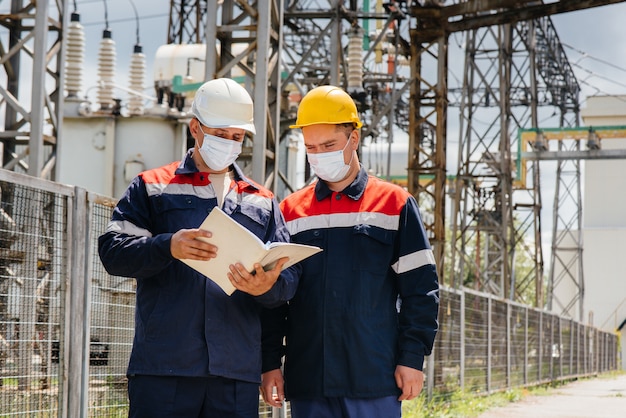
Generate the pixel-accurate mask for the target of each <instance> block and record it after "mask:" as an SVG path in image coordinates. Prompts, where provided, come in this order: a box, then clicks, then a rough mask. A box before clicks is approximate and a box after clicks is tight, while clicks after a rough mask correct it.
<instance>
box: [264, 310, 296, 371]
mask: <svg viewBox="0 0 626 418" xmlns="http://www.w3.org/2000/svg"><path fill="white" fill-rule="evenodd" d="M288 311H289V305H288V304H287V303H285V304H283V305H281V306H278V307H276V308H272V309H268V308H263V309H262V310H261V353H262V357H261V372H262V373H265V372H268V371H270V370H275V369H279V368H280V367H281V365H282V358H283V356H284V355H285V346H284V344H283V341H284V338H285V334H286V332H287V313H288Z"/></svg>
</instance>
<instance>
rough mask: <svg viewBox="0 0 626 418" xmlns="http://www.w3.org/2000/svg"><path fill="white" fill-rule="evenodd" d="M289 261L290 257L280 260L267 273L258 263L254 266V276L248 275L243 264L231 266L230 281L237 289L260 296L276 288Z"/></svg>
mask: <svg viewBox="0 0 626 418" xmlns="http://www.w3.org/2000/svg"><path fill="white" fill-rule="evenodd" d="M287 260H289V257H283V258H281V259H279V260H278V262H277V263H276V265H275V266H274V268H273V269H271V270H268V271H265V270H264V269H263V266H262V265H260V264H258V263H257V264H255V265H254V272H253V273H252V274H251V273H248V271H246V269H245V268H244V266H243V265H242V264H240V263H237V264H235V265H231V266H230V273H228V279H229V280H230V282H231V283H232V284H233V286H234V287H235V289H237V290H241V291H242V292H246V293H249V294H251V295H252V296H259V295H262V294H263V293H265V292H267V291H268V290H270V289H271V288H272V286H274V283H276V280H278V276H279V275H280V272H281V270H282V269H283V265H284V264H285V263H286V262H287Z"/></svg>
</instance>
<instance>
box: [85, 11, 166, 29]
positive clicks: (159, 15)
mask: <svg viewBox="0 0 626 418" xmlns="http://www.w3.org/2000/svg"><path fill="white" fill-rule="evenodd" d="M168 16H169V14H165V13H161V14H156V15H147V16H142V17H141V19H143V20H145V19H157V18H162V17H168ZM132 20H135V18H132V17H125V18H121V19H113V20H111V23H123V22H128V21H132ZM96 25H102V21H98V22H89V23H83V26H96Z"/></svg>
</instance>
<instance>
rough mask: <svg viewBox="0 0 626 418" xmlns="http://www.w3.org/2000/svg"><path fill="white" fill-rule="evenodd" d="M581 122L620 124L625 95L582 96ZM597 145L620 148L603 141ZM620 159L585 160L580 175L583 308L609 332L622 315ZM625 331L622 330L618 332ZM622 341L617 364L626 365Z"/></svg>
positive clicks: (624, 261)
mask: <svg viewBox="0 0 626 418" xmlns="http://www.w3.org/2000/svg"><path fill="white" fill-rule="evenodd" d="M581 116H582V119H583V123H584V125H585V126H625V127H626V96H597V97H590V98H588V99H587V106H586V108H585V109H583V110H582V112H581ZM601 147H602V149H605V150H608V149H626V139H605V140H602V142H601ZM625 191H626V161H624V160H586V161H585V162H584V179H583V269H584V274H585V275H584V277H585V295H584V309H585V311H586V312H585V313H586V315H587V316H588V315H589V313H591V314H592V316H593V323H594V325H595V326H599V327H602V328H603V329H606V330H612V331H613V330H615V329H617V327H618V326H619V325H620V324H621V323H622V321H624V320H625V319H626V192H625ZM622 331H624V332H626V329H624V330H622ZM625 346H626V344H623V343H622V367H623V368H626V347H625Z"/></svg>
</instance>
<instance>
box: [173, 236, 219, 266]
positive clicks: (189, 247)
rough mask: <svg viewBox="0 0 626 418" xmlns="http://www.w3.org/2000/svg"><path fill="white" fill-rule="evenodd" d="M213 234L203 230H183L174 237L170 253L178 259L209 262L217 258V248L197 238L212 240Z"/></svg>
mask: <svg viewBox="0 0 626 418" xmlns="http://www.w3.org/2000/svg"><path fill="white" fill-rule="evenodd" d="M211 236H212V235H211V233H210V232H209V231H205V230H203V229H181V230H180V231H178V232H176V233H175V234H174V235H172V240H171V242H170V251H171V253H172V257H174V258H177V259H179V260H180V259H183V258H186V259H189V260H203V261H207V260H210V259H211V258H215V257H217V247H216V246H215V245H213V244H209V243H208V242H204V241H201V240H199V239H197V238H200V237H203V238H211Z"/></svg>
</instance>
